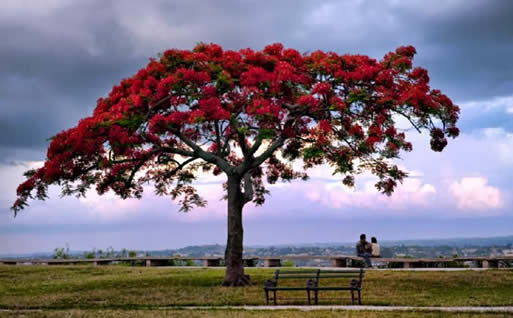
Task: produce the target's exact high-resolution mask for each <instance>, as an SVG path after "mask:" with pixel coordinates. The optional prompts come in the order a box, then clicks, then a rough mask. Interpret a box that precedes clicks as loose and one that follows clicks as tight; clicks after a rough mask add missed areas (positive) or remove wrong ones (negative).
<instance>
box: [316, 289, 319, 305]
mask: <svg viewBox="0 0 513 318" xmlns="http://www.w3.org/2000/svg"><path fill="white" fill-rule="evenodd" d="M315 304H316V305H318V304H319V291H318V290H316V291H315Z"/></svg>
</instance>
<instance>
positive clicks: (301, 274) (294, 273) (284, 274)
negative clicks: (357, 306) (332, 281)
mask: <svg viewBox="0 0 513 318" xmlns="http://www.w3.org/2000/svg"><path fill="white" fill-rule="evenodd" d="M363 274H364V271H363V268H361V269H360V270H349V271H338V270H322V269H310V270H308V269H306V270H280V269H277V270H276V271H275V272H274V281H275V282H278V280H281V279H312V280H314V281H316V282H319V280H320V279H321V278H325V279H326V278H347V279H350V280H353V279H354V280H356V281H358V283H359V284H360V285H361V282H362V279H363Z"/></svg>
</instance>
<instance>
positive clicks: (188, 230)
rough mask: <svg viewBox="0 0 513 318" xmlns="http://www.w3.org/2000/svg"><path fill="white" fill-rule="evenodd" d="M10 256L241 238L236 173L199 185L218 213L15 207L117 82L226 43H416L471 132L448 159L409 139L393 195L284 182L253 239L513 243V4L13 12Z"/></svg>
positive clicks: (160, 204) (247, 215)
mask: <svg viewBox="0 0 513 318" xmlns="http://www.w3.org/2000/svg"><path fill="white" fill-rule="evenodd" d="M0 8H1V9H0V38H2V43H1V44H0V60H1V61H2V62H1V63H0V179H1V181H0V254H9V253H31V252H36V251H51V250H53V249H54V248H56V247H64V246H66V245H67V246H69V247H70V249H72V250H91V249H93V248H96V249H98V248H106V247H109V246H112V247H113V248H115V249H121V248H127V249H143V250H144V249H146V250H150V249H165V248H178V247H183V246H187V245H197V244H214V243H217V244H224V243H225V242H226V202H225V201H222V200H221V197H222V186H221V184H222V182H223V180H222V179H219V178H212V177H206V178H203V179H200V180H198V182H197V187H198V189H199V191H200V193H201V194H202V195H203V196H204V197H205V198H206V199H207V200H208V202H209V204H208V206H207V207H206V208H199V209H195V210H193V211H191V212H188V213H182V212H178V206H177V205H176V204H175V203H174V202H173V201H172V200H171V199H170V198H161V197H156V196H155V195H153V193H152V191H151V190H150V191H146V192H145V195H144V197H143V199H141V200H136V199H128V200H121V199H119V198H116V197H115V196H114V195H113V194H107V195H104V196H101V197H100V196H98V195H97V194H96V193H94V192H90V193H88V195H87V198H80V199H77V198H74V197H67V198H60V196H59V189H58V188H51V191H50V194H51V198H50V199H48V200H46V201H37V202H35V201H32V202H31V204H30V206H29V207H28V208H26V209H25V210H23V211H21V213H19V215H18V216H17V217H16V218H14V216H13V214H12V212H11V211H9V207H10V205H11V204H12V203H13V201H14V200H15V197H16V195H15V189H16V187H17V185H18V184H19V183H20V182H21V181H23V176H22V173H23V171H25V170H27V169H29V168H32V167H39V166H41V165H42V162H43V161H44V159H45V156H46V148H47V146H48V140H47V139H48V138H49V137H51V136H53V135H55V134H56V133H57V132H59V131H61V130H63V129H67V128H71V127H73V126H75V125H76V124H77V122H78V120H80V119H81V118H82V117H85V116H88V115H90V114H91V113H92V111H93V109H94V106H95V104H96V100H97V99H98V98H99V97H102V96H105V95H106V94H107V93H108V92H109V91H110V89H111V88H112V86H113V85H114V84H117V83H119V81H120V80H121V79H122V78H125V77H128V76H131V75H132V74H134V73H135V72H136V71H137V70H138V69H140V68H141V67H143V66H145V65H146V63H147V60H148V58H149V57H154V56H156V55H157V54H158V53H159V52H163V51H165V50H166V49H169V48H180V49H191V48H192V47H194V46H195V44H196V43H198V42H213V43H217V44H220V45H221V46H222V47H223V48H225V49H241V48H246V47H251V48H253V49H258V50H260V49H262V48H263V47H264V46H265V45H267V44H271V43H274V42H281V43H283V44H284V46H285V47H291V48H295V49H297V50H299V51H300V52H311V51H314V50H317V49H321V50H326V51H334V52H337V53H339V54H343V53H352V54H366V55H369V56H371V57H372V58H377V59H380V58H381V57H383V55H384V54H385V53H387V52H389V51H393V50H394V49H395V48H397V47H399V46H402V45H413V46H415V47H416V48H417V52H418V55H417V56H416V57H415V61H414V65H415V66H422V67H424V68H426V69H427V70H428V71H429V75H430V78H431V87H433V88H438V89H441V90H442V91H443V92H444V93H445V94H447V95H448V96H449V97H450V98H451V99H452V100H453V101H454V102H455V103H456V104H458V105H460V106H461V109H462V110H461V120H460V122H459V127H460V129H461V135H460V137H459V138H457V139H455V140H450V142H449V145H448V146H447V148H446V149H445V150H444V151H443V152H442V153H434V152H432V151H431V150H430V147H429V138H428V136H427V134H426V133H424V134H421V135H419V134H417V133H416V132H409V133H408V137H409V140H410V141H411V142H412V143H413V147H414V149H413V152H411V153H406V154H403V155H402V158H401V160H398V161H397V163H398V164H399V165H400V166H401V167H403V168H404V169H406V170H407V171H409V173H410V177H409V178H408V179H407V180H405V182H404V183H403V184H402V185H400V186H399V187H398V189H397V190H396V192H395V193H394V194H393V195H392V196H391V197H386V196H384V195H381V194H379V193H377V192H376V189H375V188H374V186H373V184H374V182H375V180H374V179H373V178H372V177H371V176H370V175H368V174H363V175H360V176H358V177H357V178H356V186H355V188H353V189H349V188H345V187H344V186H343V185H342V183H341V180H340V178H337V177H336V176H332V174H331V171H330V169H329V167H325V166H321V167H318V168H315V169H314V170H313V171H312V172H311V173H310V176H311V179H310V180H309V181H306V182H304V181H295V182H292V183H278V184H276V185H273V186H270V188H269V189H270V190H271V195H270V196H269V197H268V198H267V201H266V203H265V204H264V205H263V206H259V207H255V206H252V205H247V206H246V207H245V210H244V213H243V214H244V226H245V227H244V235H245V236H244V243H245V244H246V245H257V244H258V245H273V244H286V243H313V242H348V241H356V240H357V239H358V236H359V234H360V233H367V235H368V236H376V237H377V238H378V240H403V239H419V238H452V237H489V236H502V235H512V234H513V230H512V229H513V226H512V225H513V211H512V209H511V208H512V206H513V178H512V177H513V172H512V171H513V169H511V167H512V164H513V125H512V124H513V61H512V60H511V57H512V56H513V19H512V17H513V1H502V0H487V1H480V0H447V1H415V0H412V1H398V0H383V1H365V0H354V1H294V0H291V1H272V2H271V1H269V2H265V4H263V3H262V1H236V0H225V1H135V0H133V1H132V0H127V1H113V0H112V1H109V0H89V1H78V0H77V1H72V0H46V1H37V0H34V1H26V0H3V1H2V2H1V3H0Z"/></svg>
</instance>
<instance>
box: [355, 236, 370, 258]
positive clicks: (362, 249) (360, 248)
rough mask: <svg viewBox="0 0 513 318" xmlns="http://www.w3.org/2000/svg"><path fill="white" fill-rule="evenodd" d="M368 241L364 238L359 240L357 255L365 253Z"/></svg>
mask: <svg viewBox="0 0 513 318" xmlns="http://www.w3.org/2000/svg"><path fill="white" fill-rule="evenodd" d="M367 244H369V243H367V241H366V240H365V239H364V240H363V241H362V240H359V241H358V242H356V255H357V256H361V255H363V254H364V253H365V246H367Z"/></svg>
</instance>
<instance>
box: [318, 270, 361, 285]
mask: <svg viewBox="0 0 513 318" xmlns="http://www.w3.org/2000/svg"><path fill="white" fill-rule="evenodd" d="M363 274H364V271H363V268H360V270H349V271H337V270H320V271H319V276H318V277H317V283H319V281H320V279H321V278H323V279H328V278H341V279H344V278H347V279H349V280H350V281H351V283H352V284H356V285H358V286H361V285H362V280H363Z"/></svg>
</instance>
